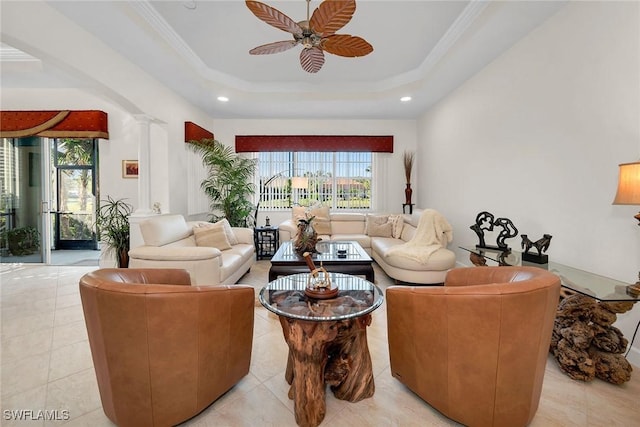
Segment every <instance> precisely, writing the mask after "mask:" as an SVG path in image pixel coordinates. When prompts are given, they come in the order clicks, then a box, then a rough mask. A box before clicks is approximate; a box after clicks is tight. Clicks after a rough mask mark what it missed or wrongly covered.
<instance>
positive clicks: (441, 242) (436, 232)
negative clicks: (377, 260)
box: [384, 209, 453, 264]
mask: <svg viewBox="0 0 640 427" xmlns="http://www.w3.org/2000/svg"><path fill="white" fill-rule="evenodd" d="M452 239H453V229H452V228H451V225H450V224H449V222H447V220H446V219H445V218H444V216H442V214H441V213H440V212H438V211H436V210H434V209H425V210H424V211H423V212H422V215H421V216H420V220H419V221H418V227H417V228H416V234H415V235H414V236H413V238H412V239H411V240H409V241H408V242H406V243H403V244H401V245H396V246H393V247H391V248H389V250H388V251H387V253H386V254H385V255H384V256H385V257H389V256H392V255H400V256H405V257H407V258H411V259H415V260H416V261H418V262H419V263H420V264H426V263H427V262H428V261H429V257H430V256H431V255H432V254H433V253H434V252H435V251H437V250H438V249H440V248H444V247H446V246H447V243H449V242H451V240H452Z"/></svg>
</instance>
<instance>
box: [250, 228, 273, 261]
mask: <svg viewBox="0 0 640 427" xmlns="http://www.w3.org/2000/svg"><path fill="white" fill-rule="evenodd" d="M279 241H280V232H279V231H278V227H256V228H254V229H253V243H254V245H255V247H256V259H258V260H260V259H271V257H272V256H273V255H274V254H275V253H276V251H277V250H278V246H279Z"/></svg>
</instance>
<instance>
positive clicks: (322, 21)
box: [309, 0, 356, 37]
mask: <svg viewBox="0 0 640 427" xmlns="http://www.w3.org/2000/svg"><path fill="white" fill-rule="evenodd" d="M355 11H356V2H355V0H347V1H323V2H322V3H320V6H318V8H317V9H316V10H314V11H313V15H312V16H311V19H310V20H309V26H310V27H311V30H312V31H313V32H315V33H316V34H317V35H319V36H320V37H327V36H330V35H332V34H334V33H335V32H336V31H338V30H339V29H340V28H342V27H344V26H345V25H347V23H348V22H349V21H351V17H352V16H353V14H354V12H355Z"/></svg>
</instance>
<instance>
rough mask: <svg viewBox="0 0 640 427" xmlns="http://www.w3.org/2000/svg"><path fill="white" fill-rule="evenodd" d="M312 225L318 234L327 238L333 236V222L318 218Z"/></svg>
mask: <svg viewBox="0 0 640 427" xmlns="http://www.w3.org/2000/svg"><path fill="white" fill-rule="evenodd" d="M311 225H312V226H313V228H314V230H316V233H318V234H322V235H325V236H330V235H331V221H327V220H324V219H317V218H316V219H314V220H313V221H312V222H311Z"/></svg>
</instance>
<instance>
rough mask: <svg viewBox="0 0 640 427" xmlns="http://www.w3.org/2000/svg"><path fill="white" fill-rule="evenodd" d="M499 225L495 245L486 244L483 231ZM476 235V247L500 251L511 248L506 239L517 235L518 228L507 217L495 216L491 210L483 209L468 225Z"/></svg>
mask: <svg viewBox="0 0 640 427" xmlns="http://www.w3.org/2000/svg"><path fill="white" fill-rule="evenodd" d="M496 227H499V228H501V229H502V230H500V232H499V233H498V237H497V238H496V244H495V245H488V244H487V242H486V239H485V234H484V233H485V231H493V230H494V228H496ZM469 228H470V229H472V230H473V231H474V232H475V233H476V235H477V236H478V240H479V242H478V244H477V245H476V247H477V248H485V249H497V250H502V251H508V250H511V249H510V248H509V245H507V243H506V240H507V239H510V238H512V237H516V236H517V235H518V229H517V228H516V226H515V225H514V224H513V221H511V220H510V219H509V218H495V216H494V215H493V214H492V213H491V212H487V211H483V212H480V213H479V214H478V215H476V222H475V224H473V225H471V226H470V227H469Z"/></svg>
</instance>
